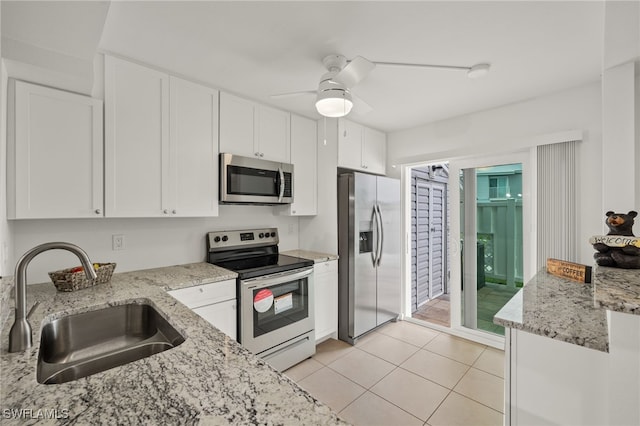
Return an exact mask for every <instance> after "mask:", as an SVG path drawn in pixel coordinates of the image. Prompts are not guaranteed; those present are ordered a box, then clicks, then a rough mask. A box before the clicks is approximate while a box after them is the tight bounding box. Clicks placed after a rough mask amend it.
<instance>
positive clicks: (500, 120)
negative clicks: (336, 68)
mask: <svg viewBox="0 0 640 426" xmlns="http://www.w3.org/2000/svg"><path fill="white" fill-rule="evenodd" d="M601 105H602V101H601V90H600V82H599V81H598V82H594V83H592V84H589V85H586V86H581V87H577V88H573V89H569V90H565V91H562V92H559V93H554V94H550V95H546V96H541V97H538V98H535V99H531V100H528V101H524V102H519V103H515V104H511V105H505V106H502V107H499V108H495V109H491V110H487V111H481V112H477V113H473V114H468V115H464V116H461V117H456V118H452V119H449V120H443V121H439V122H435V123H431V124H428V125H425V126H421V127H417V128H414V129H409V130H405V131H401V132H395V133H391V134H389V135H388V138H387V140H388V145H387V146H388V161H387V164H389V165H391V164H396V165H400V164H415V163H419V162H428V161H437V160H446V159H448V158H455V157H461V156H471V155H479V154H482V155H491V154H498V153H504V152H509V151H516V150H522V149H526V148H529V147H532V146H535V145H536V144H537V143H539V142H541V141H545V142H548V141H549V138H553V135H555V134H559V133H563V132H567V131H569V130H580V131H582V134H583V141H582V143H581V144H580V147H579V170H580V173H581V179H580V182H579V187H580V192H579V194H578V206H579V212H580V215H579V216H578V217H577V218H570V219H569V218H567V220H577V221H578V237H579V241H581V242H583V244H581V245H580V246H579V259H580V262H582V263H587V264H591V263H593V248H592V247H591V245H589V244H588V242H587V240H588V239H589V237H590V236H591V235H594V234H598V233H600V232H601V230H602V226H603V225H602V224H603V218H604V212H603V211H602V205H601V199H602V167H601V166H602V161H601V156H602V126H601ZM558 142H560V141H558ZM398 170H399V167H398V168H396V169H391V168H390V169H388V172H389V174H392V173H394V174H397V171H398Z"/></svg>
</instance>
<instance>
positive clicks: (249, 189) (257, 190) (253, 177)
mask: <svg viewBox="0 0 640 426" xmlns="http://www.w3.org/2000/svg"><path fill="white" fill-rule="evenodd" d="M278 180H279V175H278V172H277V171H275V170H262V169H253V168H250V167H240V166H227V193H228V194H236V195H264V196H267V197H273V196H278V193H279V191H280V188H279V182H278Z"/></svg>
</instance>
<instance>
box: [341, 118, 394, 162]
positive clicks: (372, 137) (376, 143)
mask: <svg viewBox="0 0 640 426" xmlns="http://www.w3.org/2000/svg"><path fill="white" fill-rule="evenodd" d="M386 156H387V137H386V135H385V134H384V133H382V132H379V131H377V130H374V129H371V128H368V127H365V126H362V125H360V124H358V123H354V122H352V121H349V120H345V119H340V120H339V121H338V166H340V167H345V168H348V169H354V170H359V171H363V172H368V173H376V174H381V175H384V174H385V173H386V163H387V161H386Z"/></svg>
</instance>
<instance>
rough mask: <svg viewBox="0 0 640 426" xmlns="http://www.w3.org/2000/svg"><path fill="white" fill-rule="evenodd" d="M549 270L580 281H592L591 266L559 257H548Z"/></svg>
mask: <svg viewBox="0 0 640 426" xmlns="http://www.w3.org/2000/svg"><path fill="white" fill-rule="evenodd" d="M547 272H548V273H550V274H551V275H555V276H557V277H562V278H567V279H570V280H573V281H578V282H580V283H590V282H591V266H587V265H581V264H579V263H572V262H566V261H564V260H558V259H551V258H549V259H547Z"/></svg>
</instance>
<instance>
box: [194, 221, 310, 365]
mask: <svg viewBox="0 0 640 426" xmlns="http://www.w3.org/2000/svg"><path fill="white" fill-rule="evenodd" d="M278 242H279V239H278V230H277V228H263V229H251V230H235V231H219V232H210V233H208V234H207V253H208V254H207V261H208V262H209V263H213V264H214V265H217V266H220V267H222V268H225V269H229V270H231V271H234V272H237V273H238V279H237V286H238V288H237V297H238V306H239V309H238V342H240V343H241V344H242V345H243V346H244V347H246V348H247V349H249V350H250V351H252V352H253V353H254V354H256V355H259V356H260V357H262V358H264V359H265V360H266V361H267V362H268V363H269V364H270V365H272V366H273V367H274V368H276V369H277V370H279V371H282V370H285V369H287V368H289V367H291V366H292V365H295V364H297V363H299V362H300V361H303V360H304V359H306V358H309V357H310V356H312V355H313V354H314V353H315V335H314V312H313V303H314V302H313V291H314V290H313V261H312V260H307V259H302V258H299V257H293V256H286V255H282V254H280V253H279V252H278Z"/></svg>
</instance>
